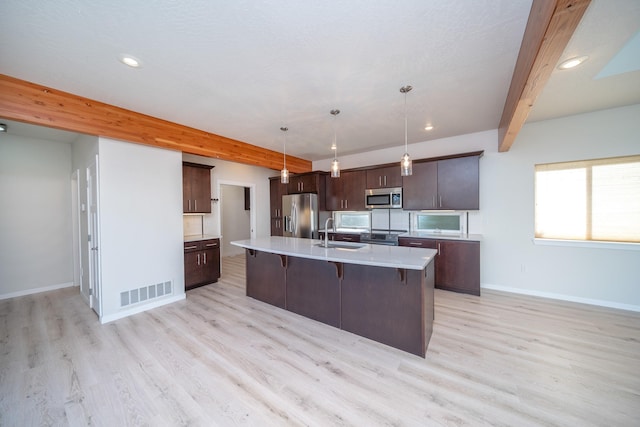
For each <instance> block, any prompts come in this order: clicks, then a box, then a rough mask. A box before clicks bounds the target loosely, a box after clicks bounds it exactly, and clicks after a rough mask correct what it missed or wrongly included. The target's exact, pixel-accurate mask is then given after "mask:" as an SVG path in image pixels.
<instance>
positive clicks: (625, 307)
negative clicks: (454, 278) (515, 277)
mask: <svg viewBox="0 0 640 427" xmlns="http://www.w3.org/2000/svg"><path fill="white" fill-rule="evenodd" d="M481 288H482V289H490V290H494V291H502V292H510V293H512V294H521V295H531V296H534V297H542V298H550V299H556V300H560V301H570V302H578V303H582V304H589V305H597V306H600V307H608V308H617V309H620V310H628V311H636V312H640V306H638V305H632V304H622V303H618V302H613V301H604V300H599V299H591V298H582V297H574V296H571V295H563V294H554V293H552V292H541V291H533V290H529V289H520V288H511V287H508V286H500V285H491V284H487V283H484V284H482V285H481Z"/></svg>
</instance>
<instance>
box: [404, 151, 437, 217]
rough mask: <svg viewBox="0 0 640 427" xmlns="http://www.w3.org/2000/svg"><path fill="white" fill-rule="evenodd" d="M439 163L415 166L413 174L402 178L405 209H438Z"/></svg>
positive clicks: (424, 163)
mask: <svg viewBox="0 0 640 427" xmlns="http://www.w3.org/2000/svg"><path fill="white" fill-rule="evenodd" d="M437 198H438V162H423V163H414V164H413V174H412V175H411V176H404V177H402V208H403V209H436V208H437Z"/></svg>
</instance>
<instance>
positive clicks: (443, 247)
mask: <svg viewBox="0 0 640 427" xmlns="http://www.w3.org/2000/svg"><path fill="white" fill-rule="evenodd" d="M399 244H400V246H412V247H418V248H427V249H435V250H437V251H438V254H437V255H436V257H435V260H434V261H435V280H436V288H438V289H445V290H448V291H454V292H462V293H466V294H472V295H480V242H474V241H461V240H445V239H421V238H410V237H401V238H399Z"/></svg>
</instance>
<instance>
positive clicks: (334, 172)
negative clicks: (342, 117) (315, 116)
mask: <svg viewBox="0 0 640 427" xmlns="http://www.w3.org/2000/svg"><path fill="white" fill-rule="evenodd" d="M330 113H331V115H332V116H333V144H332V145H331V149H333V161H332V162H331V178H340V162H338V137H337V136H336V117H337V116H338V114H340V110H338V109H335V110H331V111H330Z"/></svg>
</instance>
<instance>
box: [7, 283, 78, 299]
mask: <svg viewBox="0 0 640 427" xmlns="http://www.w3.org/2000/svg"><path fill="white" fill-rule="evenodd" d="M72 286H76V284H75V283H73V282H67V283H60V284H59V285H51V286H43V287H42V288H33V289H25V290H23V291H17V292H9V293H8V294H0V300H3V299H9V298H16V297H23V296H25V295H32V294H39V293H40V292H48V291H55V290H56V289H62V288H70V287H72Z"/></svg>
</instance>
